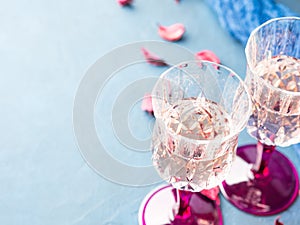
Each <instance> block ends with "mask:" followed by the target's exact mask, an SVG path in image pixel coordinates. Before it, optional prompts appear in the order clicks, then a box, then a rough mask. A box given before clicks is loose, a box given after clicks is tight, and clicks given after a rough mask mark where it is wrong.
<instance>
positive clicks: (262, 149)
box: [252, 142, 275, 175]
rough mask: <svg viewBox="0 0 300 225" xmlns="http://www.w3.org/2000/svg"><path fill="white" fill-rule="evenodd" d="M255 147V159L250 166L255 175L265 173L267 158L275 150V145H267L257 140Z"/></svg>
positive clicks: (266, 170)
mask: <svg viewBox="0 0 300 225" xmlns="http://www.w3.org/2000/svg"><path fill="white" fill-rule="evenodd" d="M256 149H257V153H256V160H255V164H254V165H253V167H252V171H253V172H254V173H255V174H256V175H259V174H260V175H267V172H268V162H269V158H270V156H271V154H272V152H273V151H274V150H275V146H269V145H265V144H263V143H261V142H257V145H256Z"/></svg>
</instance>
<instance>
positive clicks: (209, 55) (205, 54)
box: [195, 50, 221, 64]
mask: <svg viewBox="0 0 300 225" xmlns="http://www.w3.org/2000/svg"><path fill="white" fill-rule="evenodd" d="M195 56H196V59H202V60H207V61H211V62H215V63H218V64H220V63H221V61H220V59H219V58H218V56H216V54H215V53H213V52H212V51H210V50H203V51H200V52H197V53H196V55H195Z"/></svg>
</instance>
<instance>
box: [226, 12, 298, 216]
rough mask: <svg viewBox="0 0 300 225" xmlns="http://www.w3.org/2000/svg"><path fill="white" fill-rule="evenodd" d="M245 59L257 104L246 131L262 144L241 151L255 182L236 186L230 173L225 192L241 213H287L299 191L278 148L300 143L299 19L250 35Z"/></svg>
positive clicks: (275, 22) (291, 169) (277, 20)
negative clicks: (285, 211)
mask: <svg viewBox="0 0 300 225" xmlns="http://www.w3.org/2000/svg"><path fill="white" fill-rule="evenodd" d="M245 53H246V58H247V75H246V81H245V82H246V85H247V86H248V89H249V92H250V95H251V97H252V101H253V104H252V105H253V111H252V115H251V116H250V119H249V121H248V126H247V128H248V133H249V134H250V135H251V136H252V137H254V138H256V139H257V140H258V144H257V145H247V146H243V147H241V148H238V150H237V155H238V157H240V158H241V159H242V160H239V161H238V162H246V163H248V164H249V165H250V169H251V176H249V177H248V178H246V179H244V181H241V182H236V183H235V182H232V181H230V179H229V178H230V177H237V176H239V175H237V172H238V171H237V170H232V171H231V174H230V176H229V178H228V179H227V180H226V181H224V182H223V188H222V189H221V191H222V193H223V194H224V196H225V197H226V198H227V199H228V200H229V201H230V202H231V203H232V204H233V205H235V206H236V207H237V208H239V209H241V210H242V211H245V212H247V213H251V214H254V215H262V216H263V215H273V214H276V213H279V212H282V211H283V210H285V209H286V208H288V207H289V206H290V205H291V204H292V203H293V202H294V200H295V199H296V197H297V196H298V190H299V180H298V179H299V178H298V174H297V171H296V169H295V167H294V165H293V164H292V162H291V161H290V160H289V159H288V158H287V157H286V156H284V155H283V154H282V153H280V152H279V151H278V150H276V149H275V146H282V147H286V146H289V145H292V144H295V143H297V142H299V141H300V18H297V17H283V18H275V19H272V20H269V21H267V22H265V23H264V24H262V25H261V26H259V27H258V28H256V29H255V30H254V31H253V32H252V33H251V35H250V37H249V40H248V43H247V45H246V49H245ZM242 164H243V163H240V165H242ZM237 167H239V168H241V166H237Z"/></svg>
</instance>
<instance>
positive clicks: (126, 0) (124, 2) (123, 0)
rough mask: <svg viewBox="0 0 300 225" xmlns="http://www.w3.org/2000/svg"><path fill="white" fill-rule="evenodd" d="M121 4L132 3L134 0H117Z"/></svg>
mask: <svg viewBox="0 0 300 225" xmlns="http://www.w3.org/2000/svg"><path fill="white" fill-rule="evenodd" d="M117 2H118V3H119V4H120V5H121V6H126V5H131V4H132V2H133V0H117Z"/></svg>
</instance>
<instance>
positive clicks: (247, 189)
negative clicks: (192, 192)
mask: <svg viewBox="0 0 300 225" xmlns="http://www.w3.org/2000/svg"><path fill="white" fill-rule="evenodd" d="M256 153H257V151H256V145H246V146H243V147H239V148H238V149H237V155H238V156H239V157H241V158H242V159H243V160H244V161H246V162H248V163H252V164H254V163H255V160H256ZM264 160H265V161H266V160H267V161H268V162H267V163H268V167H266V168H265V169H264V170H263V171H262V172H260V173H257V174H256V173H254V179H250V180H249V181H245V182H241V183H237V184H232V185H228V184H227V183H226V181H224V182H223V183H222V186H221V187H220V189H221V192H222V194H223V195H224V197H225V198H226V199H227V200H228V201H229V202H230V203H232V204H233V205H234V206H236V207H237V208H238V209H240V210H242V211H244V212H246V213H250V214H253V215H258V216H268V215H274V214H277V213H280V212H282V211H284V210H285V209H287V208H288V207H289V206H290V205H291V204H292V203H293V202H294V201H295V199H296V198H297V196H298V190H299V178H298V173H297V171H296V169H295V167H294V165H293V164H292V162H291V161H290V160H289V159H288V158H287V157H286V156H284V155H283V154H282V153H280V152H279V151H277V150H274V151H272V152H265V151H264V152H263V155H262V162H264ZM232 175H233V176H234V171H232V172H231V176H232Z"/></svg>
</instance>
